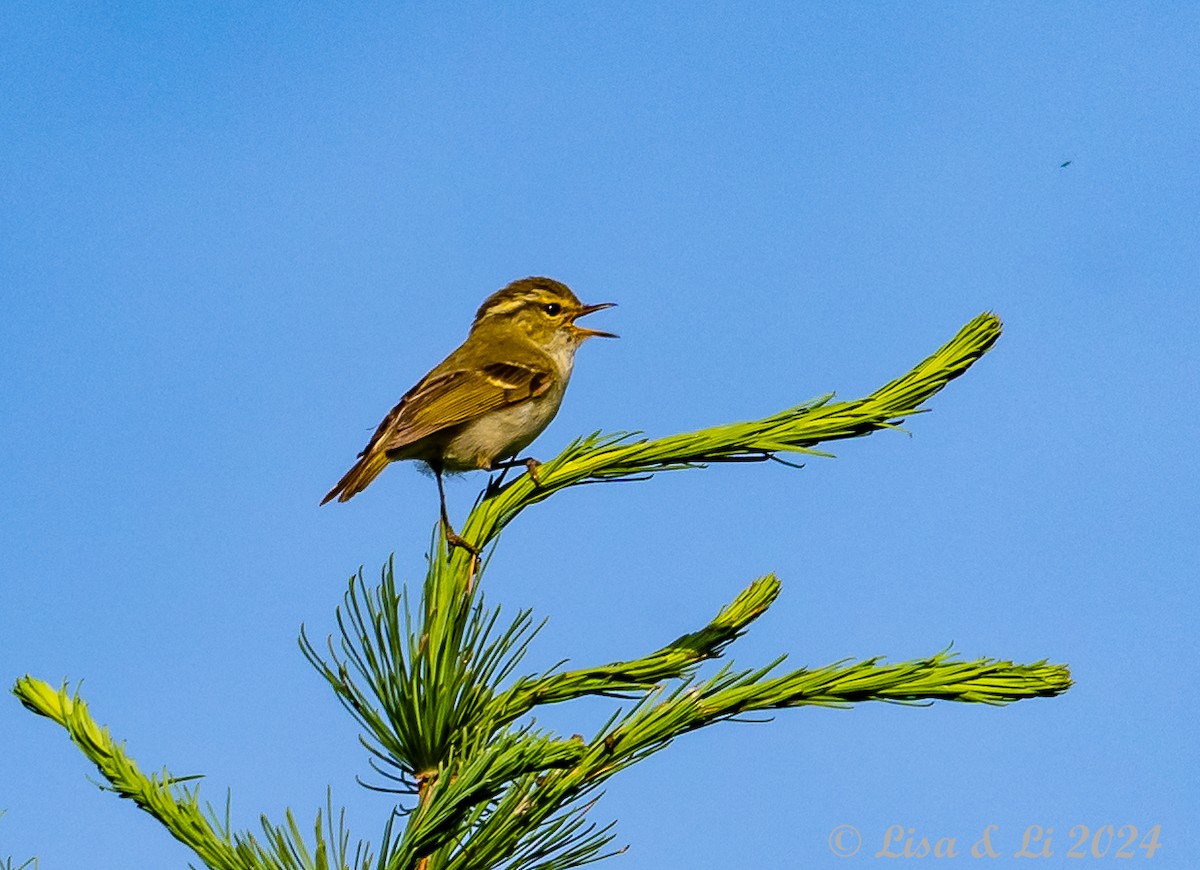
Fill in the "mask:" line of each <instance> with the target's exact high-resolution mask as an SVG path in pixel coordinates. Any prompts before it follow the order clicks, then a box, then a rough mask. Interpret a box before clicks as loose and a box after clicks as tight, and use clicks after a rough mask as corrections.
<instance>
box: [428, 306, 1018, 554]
mask: <svg viewBox="0 0 1200 870" xmlns="http://www.w3.org/2000/svg"><path fill="white" fill-rule="evenodd" d="M1001 328H1002V327H1001V323H1000V319H999V318H998V317H996V315H994V314H990V313H984V314H980V315H979V316H977V317H976V318H974V319H973V320H972V321H971V322H969V323H968V324H967V325H966V326H964V327H963V328H962V329H960V330H959V331H958V334H957V335H955V336H954V338H952V339H951V340H950V341H949V342H947V343H946V344H945V345H944V346H942V347H941V348H939V349H938V350H937V351H936V352H935V353H933V354H932V355H930V356H929V357H927V358H926V359H924V360H922V361H921V362H920V363H918V364H917V365H916V366H915V367H914V368H913V369H912V370H911V371H910V372H908V373H907V374H905V375H903V376H901V377H899V378H896V379H895V380H893V381H890V382H889V383H887V384H885V385H884V386H882V387H880V388H879V389H878V390H876V391H875V392H873V393H871V394H870V395H869V396H867V397H865V398H863V399H857V400H854V401H850V402H832V399H833V396H832V395H827V396H822V397H820V398H818V399H814V400H813V401H811V402H807V403H805V404H802V405H797V406H796V407H794V408H789V409H787V410H784V411H780V412H779V413H777V414H772V415H771V416H769V417H765V418H763V419H761V420H752V421H749V422H745V423H729V424H724V425H719V426H712V427H710V428H707V429H702V430H700V431H697V432H688V433H683V434H680V435H671V436H668V437H666V438H657V439H653V440H649V439H644V438H643V439H638V440H634V439H635V438H636V434H637V433H625V432H622V433H613V434H608V435H601V434H600V433H594V434H592V435H590V436H588V437H587V438H581V439H577V440H576V441H574V442H572V443H571V444H570V445H569V446H568V447H567V448H566V449H565V450H564V451H563V452H562V453H560V454H559V455H558V456H556V457H555V458H554V459H551V460H550V461H548V462H545V463H543V464H542V465H541V466H539V468H538V482H537V483H535V482H534V481H533V480H532V478H531V476H530V475H529V474H522V475H520V476H519V477H517V478H515V479H513V480H512V481H509V482H508V483H502V484H494V485H492V486H489V487H488V490H487V491H486V492H485V494H484V496H483V498H482V499H481V500H480V501H479V502H478V503H477V504H476V506H475V509H474V510H473V511H472V512H471V515H470V516H469V517H468V518H467V521H466V523H465V524H464V525H463V530H462V531H463V533H464V534H465V535H466V537H467V539H468V540H470V541H473V542H475V544H476V546H478V547H483V546H486V545H487V544H488V543H490V542H491V541H492V540H493V539H494V538H495V537H496V535H498V534H499V533H500V531H501V530H502V529H503V528H504V527H505V526H506V525H508V524H509V523H510V522H512V521H513V519H515V518H516V516H517V515H518V514H519V513H520V512H521V511H522V510H524V509H525V508H526V507H529V506H530V505H533V504H536V503H538V502H540V501H544V500H545V499H547V498H549V497H550V496H551V495H553V494H554V493H555V492H558V491H559V490H561V489H565V488H567V487H570V486H577V485H579V484H584V483H591V482H595V481H606V480H626V479H644V478H645V476H646V475H652V474H655V473H658V472H662V471H675V470H681V469H686V468H696V467H703V466H704V465H706V464H708V463H712V462H759V461H766V460H769V459H772V458H775V457H776V454H778V453H801V454H804V453H807V454H810V455H817V456H830V454H828V453H822V452H820V451H815V450H813V449H812V448H813V447H814V445H816V444H819V443H821V442H824V441H836V440H841V439H845V438H857V437H860V436H863V435H869V434H871V433H872V432H877V431H879V430H880V429H895V428H897V427H898V426H899V425H900V424H901V423H903V422H904V419H905V418H906V417H909V416H911V415H913V414H917V413H922V411H923V410H924V409H922V408H921V407H920V405H921V404H922V403H923V402H925V401H927V400H928V399H929V398H931V397H932V396H933V395H935V394H936V393H937V392H938V391H940V390H941V389H942V388H943V387H945V386H946V384H948V383H949V382H950V381H952V380H954V379H955V378H957V377H958V376H960V375H961V374H963V373H964V372H965V371H966V370H967V369H968V368H969V367H970V366H971V365H972V364H973V363H974V362H975V361H976V360H977V359H979V358H980V357H981V356H982V355H983V354H984V353H986V352H987V351H988V350H989V349H990V348H991V347H992V345H994V344H995V343H996V341H997V339H999V337H1000V332H1001ZM501 479H502V478H501ZM456 559H457V560H461V561H462V564H464V565H465V564H468V563H469V562H470V559H469V557H468V556H467V555H466V554H464V553H462V552H461V551H458V552H456V553H455V554H453V556H452V560H451V561H452V562H453V561H454V560H456Z"/></svg>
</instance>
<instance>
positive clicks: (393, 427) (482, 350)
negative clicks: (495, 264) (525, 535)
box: [321, 276, 617, 556]
mask: <svg viewBox="0 0 1200 870" xmlns="http://www.w3.org/2000/svg"><path fill="white" fill-rule="evenodd" d="M615 305H616V303H614V302H602V303H600V304H596V305H584V304H583V303H582V302H580V301H579V299H578V298H577V297H576V296H575V294H574V293H573V292H572V291H571V289H570V288H569V287H567V285H566V284H563V283H562V282H560V281H556V280H554V279H553V278H546V277H541V276H530V277H528V278H521V279H519V280H517V281H513V282H512V283H511V284H509V285H508V286H506V287H503V288H502V289H500V290H497V291H496V292H495V293H493V294H492V295H491V296H489V297H488V298H487V299H485V300H484V301H483V304H482V305H480V306H479V310H478V311H477V312H476V313H475V320H474V321H473V322H472V324H471V329H470V332H469V333H468V335H467V338H466V340H465V341H464V342H463V343H462V344H461V345H460V346H459V347H458V348H457V349H456V350H455V351H454V352H453V353H451V354H450V355H449V356H448V357H446V358H445V359H444V360H442V362H441V363H439V364H438V365H437V366H435V367H434V368H433V369H432V370H431V371H430V372H429V373H428V374H427V375H425V377H423V378H421V380H420V381H418V382H417V384H416V386H414V387H413V388H412V389H411V390H409V391H408V392H407V393H405V394H404V396H403V397H402V398H401V399H400V401H399V402H398V403H397V404H396V406H395V407H394V408H392V410H391V411H389V412H388V413H387V416H385V417H384V418H383V420H382V421H381V422H380V424H379V426H378V427H377V428H376V429H375V434H373V435H372V436H371V439H370V441H368V442H367V446H366V447H364V448H363V450H362V452H361V453H359V454H358V461H357V462H355V463H354V465H353V466H352V467H351V468H350V470H349V471H347V472H346V474H345V475H343V476H342V479H341V480H339V481H338V482H337V484H336V485H335V486H334V487H333V489H331V490H330V491H329V492H328V493H327V494H326V496H325V498H324V499H322V500H321V504H322V505H324V504H327V503H328V502H330V501H332V500H334V499H337V500H338V501H339V502H344V501H349V500H350V499H351V498H353V497H354V496H355V495H357V494H358V493H360V492H362V491H363V490H364V489H366V487H367V486H368V485H369V484H370V483H371V481H373V480H374V479H375V478H376V477H377V476H379V473H380V472H382V471H383V469H384V468H386V467H387V466H388V465H389V464H391V463H392V462H397V461H400V460H405V459H414V460H417V461H419V462H422V463H424V464H425V465H427V466H428V467H429V470H430V471H432V472H433V475H434V477H435V479H436V480H437V488H438V500H439V502H440V512H441V513H440V515H441V523H442V528H443V531H444V532H445V536H446V542H447V549H448V551H449V552H450V553H453V551H454V548H455V547H461V548H463V549H465V550H467V551H469V552H470V553H471V554H472V555H474V556H478V555H479V550H478V548H476V547H475V546H473V545H472V544H471V543H469V542H468V541H466V540H465V539H464V538H462V537H461V536H460V535H458V534H457V533H456V532H455V531H454V529H453V527H452V526H451V524H450V519H449V516H448V514H447V511H446V491H445V488H444V487H443V484H442V475H443V473H444V472H447V471H451V472H454V471H470V470H475V469H483V470H494V469H496V468H498V467H508V466H509V465H511V464H513V463H512V460H513V458H514V457H515V456H516V455H517V454H518V453H520V452H521V451H522V450H524V449H525V448H526V447H528V446H529V445H530V444H531V443H532V442H533V440H534V439H535V438H537V436H538V435H540V434H541V433H542V431H543V430H544V429H545V428H546V426H548V425H549V424H550V421H551V420H553V419H554V416H555V415H556V414H557V413H558V409H559V406H560V405H561V404H562V399H563V395H564V393H565V392H566V389H567V383H568V382H569V381H570V379H571V371H572V369H573V368H574V364H575V352H576V351H577V350H578V349H579V347H580V345H582V344H583V342H584V341H585V340H586V339H588V338H593V337H600V338H617V336H616V335H614V334H613V333H611V332H602V331H600V330H597V329H588V328H586V327H583V326H579V325H578V324H577V323H576V322H575V321H576V320H577V319H578V318H580V317H583V316H584V315H587V314H592V313H594V312H596V311H602V310H603V309H606V308H612V307H614V306H615ZM525 464H526V465H527V466H528V468H529V472H530V476H531V477H532V478H533V480H534V482H535V483H537V482H538V480H537V461H536V460H533V459H528V460H525Z"/></svg>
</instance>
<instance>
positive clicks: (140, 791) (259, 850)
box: [13, 675, 374, 870]
mask: <svg viewBox="0 0 1200 870" xmlns="http://www.w3.org/2000/svg"><path fill="white" fill-rule="evenodd" d="M13 694H15V695H16V696H17V698H18V699H20V701H21V703H22V704H24V705H25V707H27V708H28V709H29V710H31V711H33V712H34V713H37V714H38V715H40V716H45V717H47V718H49V719H52V720H53V721H55V722H57V723H58V724H59V725H61V726H63V728H65V729H66V730H67V734H68V735H69V736H70V738H71V741H72V742H73V743H74V744H75V745H76V746H77V747H79V750H80V751H81V752H82V753H83V754H84V756H85V757H87V759H88V760H89V761H91V762H92V763H93V764H95V765H96V768H97V769H98V770H99V771H100V775H101V776H103V777H104V779H105V780H106V781H107V782H108V786H107V788H108V789H109V790H110V791H112V792H113V793H114V794H116V795H117V796H118V797H123V798H127V799H129V800H131V801H133V802H134V803H135V804H136V805H137V806H138V807H139V808H140V809H142V810H144V811H146V812H147V813H149V814H150V815H151V816H153V817H154V818H156V819H157V820H158V821H159V822H160V823H161V824H162V825H163V827H165V828H166V829H167V830H168V831H169V832H170V833H171V835H172V836H174V837H175V838H176V839H177V840H179V841H180V842H182V843H184V844H186V845H187V846H189V847H191V849H192V850H193V851H194V852H195V853H196V854H197V855H198V856H199V857H200V859H201V860H202V861H204V863H205V864H206V865H207V866H208V867H210V868H214V870H263V868H278V870H329V868H336V870H366V868H367V867H369V866H370V865H371V863H372V862H373V860H374V858H373V856H372V855H371V853H370V851H369V849H368V847H367V846H366V845H365V844H364V843H362V842H360V843H359V844H358V846H357V848H356V850H355V851H354V852H353V853H351V852H350V834H349V832H348V831H347V830H346V827H345V818H344V814H341V813H340V814H339V817H338V818H339V821H338V824H337V826H336V827H335V826H334V823H333V806H332V799H331V798H330V799H329V800H328V801H327V806H326V812H325V814H324V815H323V814H322V812H321V811H320V810H318V811H317V818H316V824H315V826H314V829H315V834H316V836H315V845H314V849H313V850H312V851H310V850H309V849H308V847H307V845H306V844H305V842H304V837H303V835H302V833H301V831H300V828H299V826H298V825H297V824H296V820H295V817H294V816H293V815H292V813H291V811H290V810H289V811H288V812H287V821H286V824H284V825H274V824H272V823H271V822H269V821H268V820H267V818H266V817H265V816H263V817H262V818H261V824H262V828H263V834H264V837H265V841H260V840H259V839H258V838H256V837H255V836H254V835H253V834H246V833H234V832H233V831H232V830H231V828H230V824H229V815H228V807H227V808H226V814H225V818H224V820H222V819H221V818H219V817H218V816H217V814H216V813H215V812H214V811H213V809H212V807H211V806H206V808H205V809H201V807H200V788H199V786H198V785H196V786H187V785H184V783H186V782H190V781H192V780H195V779H199V777H196V776H186V777H174V776H171V775H170V774H169V773H168V772H167V771H166V770H165V769H164V770H163V771H162V772H161V773H158V774H154V775H152V776H146V775H145V774H144V773H142V771H141V770H140V769H139V768H138V766H137V763H136V762H135V761H134V760H133V759H132V758H130V757H129V756H128V755H127V754H126V753H125V748H124V746H123V744H119V743H117V742H116V741H115V740H113V737H112V735H111V734H110V733H109V730H108V728H101V727H100V726H99V725H97V724H96V721H95V720H94V719H93V718H92V717H91V714H90V713H89V712H88V708H87V704H86V703H84V701H83V700H82V699H81V698H80V697H79V694H78V693H75V694H70V693H69V692H68V691H67V687H66V686H63V687H62V688H60V689H55V688H53V687H52V686H50V685H49V684H48V683H45V682H42V681H41V680H36V679H34V678H33V677H30V676H28V675H26V676H24V677H21V678H20V679H19V680H17V683H16V685H15V686H14V687H13Z"/></svg>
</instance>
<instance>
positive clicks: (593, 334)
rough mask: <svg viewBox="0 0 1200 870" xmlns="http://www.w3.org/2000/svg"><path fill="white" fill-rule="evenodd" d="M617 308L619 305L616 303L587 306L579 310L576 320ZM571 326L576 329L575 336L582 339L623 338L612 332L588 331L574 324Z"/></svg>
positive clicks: (584, 327)
mask: <svg viewBox="0 0 1200 870" xmlns="http://www.w3.org/2000/svg"><path fill="white" fill-rule="evenodd" d="M616 306H617V303H615V302H601V303H600V304H599V305H585V306H583V307H582V308H580V309H579V313H578V314H576V315H575V317H576V318H579V317H583V316H584V315H585V314H592V313H594V312H596V311H603V310H604V309H605V308H616ZM571 326H573V327H574V328H575V334H576V335H577V336H579V337H580V338H620V337H621V336H619V335H616V334H615V333H612V332H601V331H600V330H599V329H588V328H587V327H586V326H580V325H579V324H577V323H574V322H572V323H571Z"/></svg>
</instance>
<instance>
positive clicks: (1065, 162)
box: [1058, 160, 1071, 169]
mask: <svg viewBox="0 0 1200 870" xmlns="http://www.w3.org/2000/svg"><path fill="white" fill-rule="evenodd" d="M1070 165H1071V161H1070V160H1064V161H1063V162H1062V163H1060V164H1058V168H1059V169H1066V168H1067V167H1068V166H1070Z"/></svg>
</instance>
